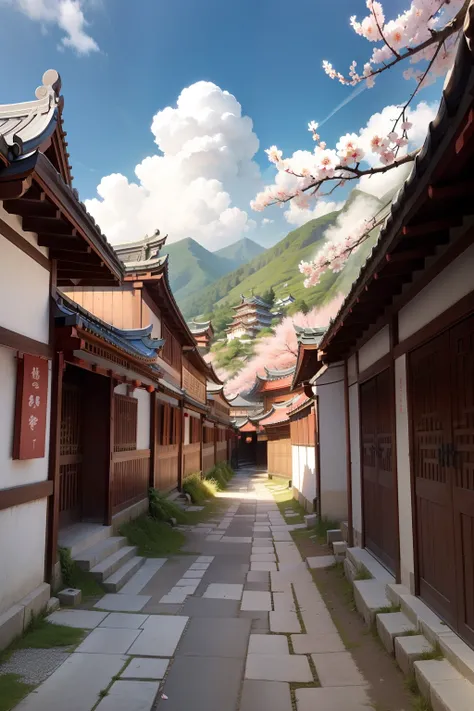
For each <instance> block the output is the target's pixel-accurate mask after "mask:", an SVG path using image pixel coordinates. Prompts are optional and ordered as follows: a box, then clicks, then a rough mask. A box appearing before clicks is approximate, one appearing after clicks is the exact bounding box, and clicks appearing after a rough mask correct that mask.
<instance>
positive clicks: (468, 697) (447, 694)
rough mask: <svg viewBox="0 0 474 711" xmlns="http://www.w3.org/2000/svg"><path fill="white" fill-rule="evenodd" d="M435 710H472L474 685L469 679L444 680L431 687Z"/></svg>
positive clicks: (473, 706)
mask: <svg viewBox="0 0 474 711" xmlns="http://www.w3.org/2000/svg"><path fill="white" fill-rule="evenodd" d="M431 705H432V707H433V711H452V710H453V709H455V711H472V709H474V686H473V685H472V684H471V683H470V682H469V681H468V680H467V679H461V680H460V681H444V682H441V683H440V684H434V685H433V687H432V689H431Z"/></svg>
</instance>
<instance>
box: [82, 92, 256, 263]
mask: <svg viewBox="0 0 474 711" xmlns="http://www.w3.org/2000/svg"><path fill="white" fill-rule="evenodd" d="M151 131H152V133H153V135H154V137H155V143H156V144H157V146H158V148H159V150H160V151H161V153H162V155H160V154H158V153H157V154H155V155H152V156H148V157H147V158H145V159H144V160H143V161H142V162H141V163H139V164H138V165H137V166H136V168H135V174H136V176H137V178H138V181H137V182H129V181H128V180H127V178H126V177H125V176H123V175H121V174H112V175H108V176H106V177H104V178H103V179H102V180H101V182H100V184H99V185H98V187H97V192H98V194H99V199H97V198H94V199H92V200H86V206H87V209H88V210H89V211H90V212H91V214H92V215H93V216H94V218H95V219H96V220H97V222H98V223H99V225H100V226H101V228H102V230H103V231H104V232H105V234H106V235H107V237H108V239H109V240H110V242H112V244H119V243H121V242H127V241H131V240H134V239H138V238H140V237H142V236H143V235H145V234H151V233H152V232H153V231H154V230H155V229H157V228H158V229H160V230H161V232H162V234H163V233H165V234H166V233H168V234H169V240H170V242H173V241H177V240H180V239H183V238H185V237H193V238H194V239H196V240H197V241H199V242H201V243H202V244H204V245H205V246H207V247H208V248H211V249H218V248H219V247H223V246H225V245H226V244H230V243H231V242H234V241H236V240H237V239H239V238H240V237H242V236H243V234H244V233H246V232H249V231H252V230H254V229H255V227H256V223H255V222H254V221H253V220H250V219H249V218H248V215H247V212H246V211H245V210H244V209H242V207H243V206H247V205H248V203H249V201H250V199H251V198H252V197H253V195H254V194H255V191H256V190H257V189H258V187H259V186H260V181H261V178H260V171H259V168H258V166H257V164H256V163H255V162H254V160H253V157H254V155H255V153H256V152H257V150H258V147H259V142H258V139H257V136H256V135H255V133H254V132H253V124H252V121H251V120H250V118H249V117H248V116H242V110H241V106H240V104H239V102H238V101H237V99H236V98H235V97H234V96H233V95H232V94H230V93H229V92H227V91H223V90H222V89H220V88H219V87H218V86H216V85H215V84H213V83H211V82H205V81H200V82H197V83H196V84H193V85H192V86H190V87H188V88H186V89H183V91H182V92H181V94H180V96H179V97H178V101H177V104H176V107H171V106H168V107H166V108H165V109H163V110H162V111H159V112H158V113H157V114H156V115H155V116H154V117H153V121H152V125H151Z"/></svg>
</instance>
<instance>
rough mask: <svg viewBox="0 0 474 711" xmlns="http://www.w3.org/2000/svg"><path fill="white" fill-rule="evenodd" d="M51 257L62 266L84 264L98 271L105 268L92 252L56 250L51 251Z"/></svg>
mask: <svg viewBox="0 0 474 711" xmlns="http://www.w3.org/2000/svg"><path fill="white" fill-rule="evenodd" d="M89 249H90V248H89ZM49 256H50V257H51V259H56V260H57V261H58V262H59V263H60V264H64V265H66V266H70V265H71V264H82V265H84V266H86V265H89V266H94V267H95V268H97V269H98V268H99V267H100V268H102V267H103V266H104V262H99V261H98V257H97V255H96V254H91V253H90V252H70V251H68V250H67V249H55V250H51V252H50V253H49ZM94 260H95V261H94Z"/></svg>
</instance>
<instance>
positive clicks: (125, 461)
mask: <svg viewBox="0 0 474 711" xmlns="http://www.w3.org/2000/svg"><path fill="white" fill-rule="evenodd" d="M112 463H113V468H112V482H111V484H112V516H114V515H115V514H117V513H118V512H119V511H123V510H124V509H126V508H128V507H129V506H132V504H135V503H137V502H138V501H142V499H145V498H146V497H147V496H148V484H149V476H150V450H149V449H135V450H131V451H124V452H114V454H113V456H112Z"/></svg>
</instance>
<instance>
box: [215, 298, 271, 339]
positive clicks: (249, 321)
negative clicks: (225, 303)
mask: <svg viewBox="0 0 474 711" xmlns="http://www.w3.org/2000/svg"><path fill="white" fill-rule="evenodd" d="M270 308H271V305H270V304H268V303H267V302H266V301H264V300H263V299H261V298H260V297H259V296H253V295H252V296H248V297H246V296H243V295H241V299H240V304H238V305H237V306H234V307H233V309H234V315H233V317H232V322H231V323H230V324H229V325H228V328H226V333H227V340H228V341H232V340H233V339H234V338H239V339H240V338H255V336H257V334H258V332H259V331H261V330H262V328H268V327H269V326H271V324H272V318H273V314H272V313H271V311H270Z"/></svg>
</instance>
